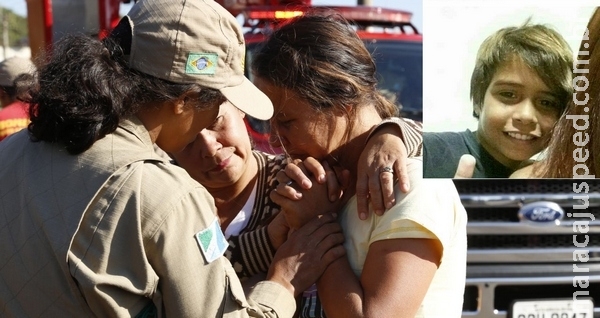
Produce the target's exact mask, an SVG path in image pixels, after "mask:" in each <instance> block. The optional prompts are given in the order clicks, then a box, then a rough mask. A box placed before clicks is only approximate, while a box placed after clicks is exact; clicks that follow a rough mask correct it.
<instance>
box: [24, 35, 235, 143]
mask: <svg viewBox="0 0 600 318" xmlns="http://www.w3.org/2000/svg"><path fill="white" fill-rule="evenodd" d="M123 28H126V29H128V28H129V24H128V23H120V24H119V26H118V27H117V30H118V31H120V32H115V34H116V35H117V36H116V37H115V36H111V37H109V38H107V39H105V40H103V41H100V40H97V39H92V38H90V37H87V36H85V35H69V36H66V37H64V38H63V39H61V40H60V41H59V42H58V43H56V45H55V46H54V48H53V51H52V55H51V57H50V58H49V61H48V62H47V63H45V64H44V65H43V66H42V67H41V68H39V71H38V82H37V83H32V85H31V87H29V92H28V93H29V94H28V95H29V96H30V100H29V102H30V103H31V104H32V106H31V107H30V110H29V113H30V117H31V123H30V124H29V127H28V129H29V132H30V134H31V136H32V140H33V141H46V142H52V143H61V144H63V145H64V146H65V147H66V149H67V151H68V152H69V153H71V154H78V153H81V152H83V151H85V150H87V149H88V148H90V147H91V146H92V145H93V144H94V142H96V141H97V140H99V139H101V138H103V137H104V136H106V135H107V134H110V133H112V132H114V131H115V130H116V129H117V125H118V124H119V121H120V120H121V118H123V117H124V116H128V115H132V114H134V113H136V112H137V111H138V110H140V108H141V106H142V105H144V104H146V103H149V102H160V101H167V100H170V99H176V98H178V97H180V96H181V95H182V94H184V93H186V92H196V93H198V94H197V96H199V98H200V101H199V103H197V104H198V105H199V106H200V107H206V106H203V105H215V104H218V103H221V102H223V101H224V100H225V98H224V96H223V95H222V94H221V93H220V92H219V91H218V90H214V89H209V88H205V87H201V86H199V85H197V84H176V83H172V82H168V81H165V80H162V79H159V78H156V77H152V76H149V75H146V74H143V73H141V72H138V71H135V70H133V69H130V68H128V67H127V63H126V60H125V52H127V53H128V44H127V42H129V44H130V41H131V35H130V34H131V31H130V30H129V32H127V30H123ZM122 34H129V36H128V38H127V37H125V39H124V38H123V37H119V35H122ZM124 51H125V52H124ZM200 91H202V93H201V94H200Z"/></svg>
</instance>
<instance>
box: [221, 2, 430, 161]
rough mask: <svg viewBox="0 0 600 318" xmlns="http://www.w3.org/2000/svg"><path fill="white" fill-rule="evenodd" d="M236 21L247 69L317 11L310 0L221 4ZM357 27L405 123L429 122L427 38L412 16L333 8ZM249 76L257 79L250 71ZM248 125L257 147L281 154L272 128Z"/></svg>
mask: <svg viewBox="0 0 600 318" xmlns="http://www.w3.org/2000/svg"><path fill="white" fill-rule="evenodd" d="M217 2H219V3H220V4H221V5H223V6H224V7H225V8H227V9H228V10H229V11H230V12H231V13H232V14H233V15H235V16H238V17H243V25H244V30H245V36H244V37H245V40H246V45H247V57H246V69H247V70H249V69H250V63H251V62H252V53H253V51H254V50H255V49H256V48H257V47H258V45H259V44H260V43H261V42H263V41H264V40H265V37H266V35H267V34H268V33H269V31H270V30H272V29H273V28H276V27H277V24H278V23H280V22H282V21H284V20H286V19H289V18H292V17H295V16H298V15H301V14H304V12H306V11H307V10H311V9H312V8H314V7H311V1H310V0H217ZM329 8H331V9H333V10H335V11H337V12H338V13H340V14H341V15H342V16H343V17H344V18H346V19H348V20H349V21H350V22H352V23H353V25H354V27H355V28H356V32H357V34H358V36H359V37H360V38H361V39H363V41H364V42H365V44H366V46H367V48H368V49H369V51H370V52H371V53H372V55H373V57H374V59H375V62H376V65H377V72H378V76H379V87H380V89H381V90H383V91H384V92H385V94H386V95H387V96H390V98H393V99H395V100H396V104H397V105H398V107H400V111H401V114H402V116H403V117H408V118H411V119H415V120H419V121H421V120H422V116H423V86H422V73H423V72H422V70H423V61H422V56H423V36H422V35H421V34H420V32H419V31H418V30H417V28H416V27H415V26H414V25H413V24H412V23H411V18H412V13H410V12H407V11H401V10H391V9H384V8H379V7H367V6H353V7H340V6H337V7H329ZM246 76H248V78H250V79H252V76H251V74H250V73H249V72H248V71H247V73H246ZM246 125H247V128H248V131H249V132H250V135H251V137H252V139H253V140H254V143H255V147H256V148H257V149H259V150H263V151H267V152H278V150H277V149H272V148H271V147H270V146H269V144H268V138H269V123H268V122H267V121H261V120H257V119H254V118H250V117H248V116H247V121H246Z"/></svg>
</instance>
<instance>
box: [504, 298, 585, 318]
mask: <svg viewBox="0 0 600 318" xmlns="http://www.w3.org/2000/svg"><path fill="white" fill-rule="evenodd" d="M511 309H512V310H511V317H512V318H593V317H594V303H593V302H592V300H591V299H578V300H576V301H573V300H571V299H553V300H548V299H544V300H519V301H515V302H514V303H513V306H512V308H511Z"/></svg>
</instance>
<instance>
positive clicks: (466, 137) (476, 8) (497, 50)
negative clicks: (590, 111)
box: [423, 0, 600, 178]
mask: <svg viewBox="0 0 600 318" xmlns="http://www.w3.org/2000/svg"><path fill="white" fill-rule="evenodd" d="M595 11H596V7H595V6H594V5H593V3H592V1H578V2H577V4H576V5H574V4H573V3H571V2H566V1H543V0H524V1H514V0H509V1H502V2H498V1H471V0H469V1H466V0H461V1H452V2H450V1H443V0H425V1H424V2H423V33H424V34H427V36H426V37H424V40H423V83H424V86H423V101H424V102H423V113H424V114H423V129H424V133H423V147H424V154H423V156H424V158H423V171H424V172H423V174H424V177H426V178H509V177H513V178H528V177H532V178H573V177H576V175H574V173H575V170H576V169H574V167H576V165H578V164H581V163H582V161H580V160H579V158H571V160H568V161H567V160H565V159H564V158H562V159H561V160H562V163H563V164H565V165H566V164H569V165H570V166H569V167H568V168H563V170H565V169H566V170H565V171H563V172H562V174H563V175H558V174H556V173H555V172H551V171H550V170H552V169H550V168H551V167H550V166H554V163H553V162H554V161H552V160H555V159H553V158H554V157H553V155H552V153H553V152H563V153H564V150H565V149H571V148H572V147H571V148H569V146H571V145H572V144H573V141H572V140H573V138H574V136H579V135H575V133H576V132H571V131H570V130H569V129H566V126H567V125H571V126H573V125H578V126H580V127H583V126H584V125H585V123H584V120H583V117H581V120H580V122H575V121H574V120H573V119H568V118H571V117H568V114H569V113H570V112H573V113H575V112H577V110H576V109H575V108H576V107H580V106H578V105H577V103H578V98H577V94H574V93H578V94H579V93H585V92H582V90H584V86H585V89H587V90H588V93H589V94H591V90H592V86H593V85H586V83H587V80H588V78H589V75H590V74H589V69H590V68H591V69H594V66H593V65H592V64H594V63H600V60H599V59H598V58H596V60H595V61H594V60H593V58H592V59H590V56H593V54H594V52H593V48H594V47H595V46H597V45H596V43H597V42H598V40H599V39H598V37H599V34H600V23H599V22H600V21H595V22H594V21H592V15H593V14H594V12H595ZM594 19H596V20H600V14H599V13H596V14H595V15H594ZM594 23H595V24H594ZM588 24H590V25H592V24H594V25H595V27H594V28H590V30H588ZM595 54H596V55H600V48H596V52H595ZM599 57H600V56H599ZM590 62H591V63H590ZM598 67H599V66H598V65H596V66H595V68H596V69H598ZM594 75H595V74H594ZM574 78H575V79H574ZM598 86H599V85H596V87H598ZM595 94H596V96H595V98H590V99H589V101H588V102H589V105H588V106H589V107H590V108H591V103H598V101H597V100H598V96H597V95H598V88H596V89H595ZM579 100H583V98H580V99H579ZM586 103H587V102H586ZM580 108H583V106H581V107H580ZM595 109H598V105H596V107H595ZM567 117H568V118H567ZM563 126H565V127H563ZM588 126H589V125H588ZM580 133H581V134H582V137H581V138H582V139H581V140H582V142H581V143H583V140H584V139H585V138H584V133H590V134H591V133H592V128H591V127H589V132H588V131H586V132H582V131H580ZM564 134H570V135H569V136H567V137H568V138H567V139H568V140H570V143H571V145H563V144H561V141H560V140H562V139H564V138H561V137H564V136H562V135H564ZM565 140H566V139H565ZM586 147H587V148H586ZM588 148H589V150H587V149H588ZM592 149H593V147H592V145H591V143H588V144H587V145H585V146H583V149H582V150H581V151H582V152H584V153H588V152H589V153H590V156H592V152H593V151H592ZM573 150H574V149H571V152H570V153H569V155H572V154H573ZM584 150H585V151H584ZM588 157H589V156H588ZM586 162H589V163H590V164H588V165H587V166H586V168H587V172H586V169H584V168H583V167H581V169H579V170H578V171H577V174H584V173H591V174H593V170H590V169H592V168H591V167H592V166H593V164H591V163H593V160H587V159H586ZM567 170H568V171H567ZM592 177H593V176H592Z"/></svg>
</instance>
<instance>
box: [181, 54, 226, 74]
mask: <svg viewBox="0 0 600 318" xmlns="http://www.w3.org/2000/svg"><path fill="white" fill-rule="evenodd" d="M218 59H219V55H218V54H217V53H189V54H188V58H187V62H186V64H185V73H186V74H201V75H214V74H215V72H216V71H217V61H218Z"/></svg>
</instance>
